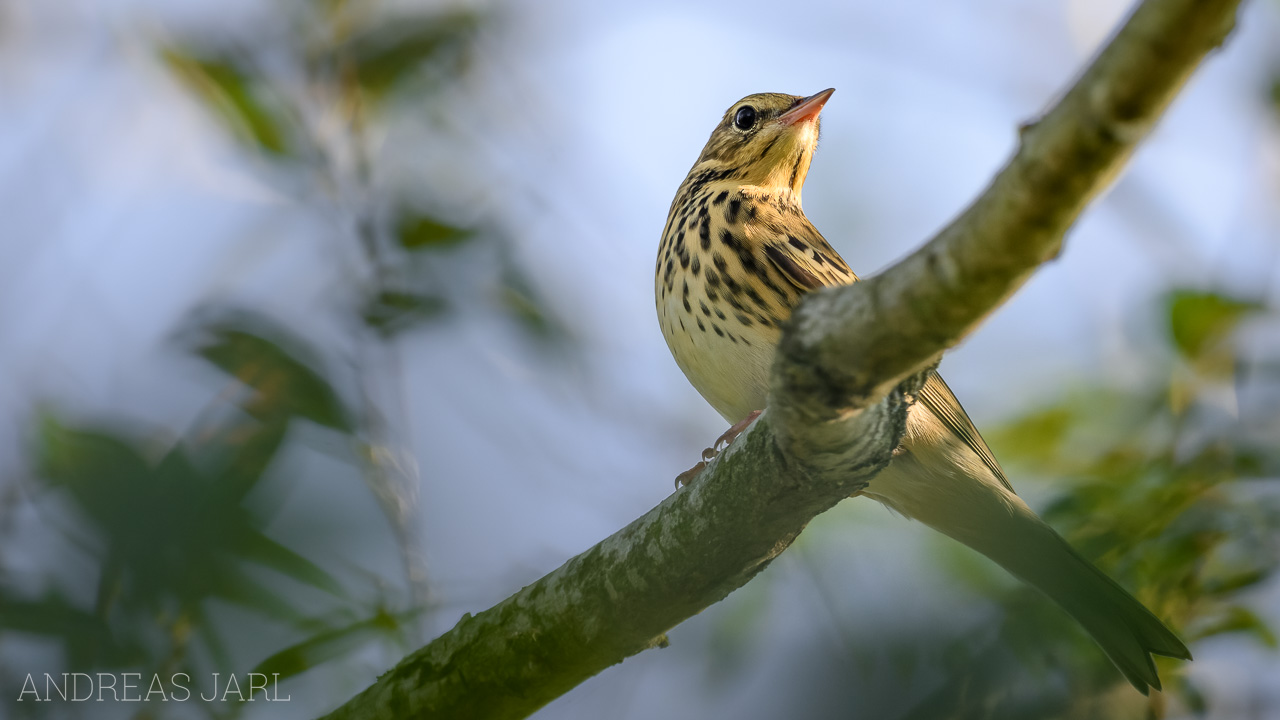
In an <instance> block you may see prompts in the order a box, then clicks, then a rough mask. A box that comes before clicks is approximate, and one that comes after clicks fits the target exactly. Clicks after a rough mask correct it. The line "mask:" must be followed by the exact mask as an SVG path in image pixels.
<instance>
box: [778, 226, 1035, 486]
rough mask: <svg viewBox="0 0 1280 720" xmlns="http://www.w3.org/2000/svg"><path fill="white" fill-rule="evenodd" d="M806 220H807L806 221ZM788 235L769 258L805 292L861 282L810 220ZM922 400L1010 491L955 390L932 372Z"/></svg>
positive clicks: (780, 236) (780, 238) (781, 236)
mask: <svg viewBox="0 0 1280 720" xmlns="http://www.w3.org/2000/svg"><path fill="white" fill-rule="evenodd" d="M802 219H803V218H802ZM784 227H786V228H787V231H788V232H785V233H784V232H782V231H781V230H779V231H777V232H776V233H774V234H773V235H774V236H773V237H770V238H769V239H768V240H766V242H764V243H763V245H764V254H765V257H767V258H768V259H769V262H770V263H771V264H772V265H773V267H774V268H775V269H776V270H777V271H778V272H779V273H780V274H781V275H782V276H783V277H784V278H786V279H787V281H788V282H790V283H791V284H792V285H794V286H795V287H796V289H798V290H800V291H801V292H809V291H811V290H816V289H818V288H820V287H823V286H826V285H847V284H849V283H851V282H854V281H856V280H857V279H858V276H857V275H854V274H853V271H852V270H850V269H849V266H848V265H847V264H845V261H844V259H843V258H841V257H840V255H839V254H838V253H836V251H835V250H834V249H832V247H831V245H830V244H828V243H827V241H826V239H824V238H823V237H822V235H821V233H819V232H818V230H817V228H815V227H813V225H812V224H810V223H809V221H808V220H807V219H804V220H803V222H794V221H793V222H789V223H786V224H785V225H784ZM918 397H919V401H920V402H921V403H923V404H924V406H925V407H926V408H928V409H929V412H931V413H933V415H934V416H936V417H937V418H938V420H940V421H941V422H942V424H943V425H945V426H946V428H947V429H948V430H949V431H951V434H952V435H954V436H955V437H956V438H958V439H959V440H960V441H961V442H963V443H964V444H965V445H966V446H967V447H968V448H969V449H970V450H972V451H973V453H974V454H975V455H977V456H978V457H979V458H980V459H981V460H982V464H984V465H986V466H987V468H989V469H990V470H991V473H992V474H993V475H995V476H996V478H997V479H998V480H999V481H1000V483H1001V484H1002V485H1004V487H1005V488H1006V489H1008V491H1009V492H1013V486H1012V485H1010V484H1009V479H1008V478H1006V477H1005V474H1004V470H1002V469H1000V463H998V462H996V458H995V455H993V454H992V453H991V448H989V447H987V443H986V441H985V440H983V439H982V435H980V434H979V433H978V429H977V428H976V427H974V426H973V421H972V420H970V419H969V415H968V413H966V412H965V411H964V408H963V407H961V406H960V401H959V400H957V399H956V396H955V394H954V393H952V392H951V388H949V387H947V383H946V382H945V381H944V380H943V379H942V376H941V375H939V374H938V373H937V372H936V371H930V373H929V377H928V378H926V379H925V383H924V387H922V388H921V389H920V393H919V396H918Z"/></svg>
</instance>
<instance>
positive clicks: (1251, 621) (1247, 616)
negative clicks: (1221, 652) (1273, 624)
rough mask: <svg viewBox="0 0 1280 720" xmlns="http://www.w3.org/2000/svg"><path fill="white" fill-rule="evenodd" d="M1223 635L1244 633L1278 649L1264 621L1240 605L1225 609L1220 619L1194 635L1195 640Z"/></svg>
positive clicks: (1272, 633)
mask: <svg viewBox="0 0 1280 720" xmlns="http://www.w3.org/2000/svg"><path fill="white" fill-rule="evenodd" d="M1223 633H1245V634H1247V635H1252V636H1253V637H1254V638H1255V639H1256V640H1258V641H1259V642H1261V643H1262V644H1263V645H1265V646H1267V647H1268V648H1271V649H1272V650H1275V649H1277V647H1280V643H1277V640H1276V635H1275V632H1274V631H1273V630H1272V629H1271V628H1270V627H1269V626H1268V625H1267V623H1266V621H1265V620H1263V619H1262V618H1260V617H1258V616H1257V614H1255V613H1254V612H1253V611H1252V610H1250V609H1248V608H1246V607H1242V606H1240V605H1233V606H1231V607H1229V608H1227V610H1226V612H1225V613H1223V615H1222V617H1220V618H1217V619H1216V620H1214V621H1213V622H1211V623H1209V624H1208V625H1207V626H1206V627H1203V628H1201V630H1200V631H1199V632H1197V633H1196V638H1197V639H1199V638H1207V637H1212V636H1214V635H1221V634H1223Z"/></svg>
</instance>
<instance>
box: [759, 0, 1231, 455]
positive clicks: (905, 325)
mask: <svg viewBox="0 0 1280 720" xmlns="http://www.w3.org/2000/svg"><path fill="white" fill-rule="evenodd" d="M1238 5H1239V0H1162V1H1153V0H1148V1H1147V2H1144V3H1143V4H1142V5H1141V6H1140V7H1139V8H1138V9H1137V11H1136V12H1135V13H1134V14H1133V16H1132V17H1131V18H1130V19H1129V21H1128V22H1127V23H1126V24H1125V25H1124V27H1123V28H1122V29H1121V30H1120V32H1119V33H1118V34H1117V35H1116V37H1115V38H1114V39H1113V40H1112V41H1111V42H1110V43H1109V44H1108V46H1107V47H1106V48H1105V49H1104V50H1103V51H1102V53H1101V54H1100V55H1099V56H1098V57H1097V59H1095V60H1094V62H1093V64H1092V65H1091V66H1090V67H1089V68H1088V70H1086V71H1085V73H1084V75H1083V76H1081V78H1080V79H1079V80H1078V81H1077V82H1076V84H1075V86H1074V87H1072V88H1071V90H1070V91H1069V92H1068V93H1067V94H1066V95H1065V96H1064V97H1063V98H1062V100H1061V101H1059V102H1058V104H1057V105H1056V106H1055V107H1054V108H1053V109H1052V110H1051V111H1049V113H1047V114H1046V115H1045V116H1044V117H1043V118H1041V119H1040V120H1039V121H1037V122H1034V123H1030V124H1028V125H1025V126H1023V128H1022V130H1021V133H1020V134H1021V141H1022V142H1021V147H1020V148H1019V150H1018V152H1017V154H1016V155H1015V156H1014V157H1013V159H1012V160H1010V161H1009V163H1008V164H1007V165H1006V166H1005V167H1004V168H1003V169H1002V170H1001V171H1000V173H999V174H998V175H996V177H995V179H994V180H992V182H991V185H990V186H989V187H988V188H987V189H986V191H985V192H983V193H982V195H980V196H979V197H978V198H977V200H975V201H974V203H973V204H972V205H970V206H969V208H968V209H966V210H965V211H964V213H962V214H961V215H960V216H959V217H957V218H956V219H955V220H954V221H953V222H952V223H951V224H950V225H949V226H947V227H946V228H945V229H944V230H943V231H942V232H941V233H939V234H938V235H937V236H936V237H934V238H933V239H932V240H930V241H929V242H928V243H927V244H926V245H924V246H923V247H921V248H920V249H919V250H917V251H916V252H915V253H913V254H912V255H910V256H909V257H907V258H905V259H904V260H902V261H901V262H899V263H898V264H897V265H895V266H893V267H892V268H889V269H888V270H886V271H885V272H884V273H882V274H880V275H877V276H875V277H873V278H870V279H869V280H867V281H865V282H861V283H855V284H854V285H850V286H847V287H841V288H836V289H832V290H828V291H826V292H823V293H819V294H817V295H815V296H813V297H811V298H809V301H808V302H806V303H804V304H803V305H802V306H801V307H800V308H799V309H798V310H797V312H796V313H795V319H794V320H793V321H792V330H793V332H791V333H789V334H788V335H786V336H785V337H784V338H783V342H782V344H781V346H780V347H779V352H778V355H777V358H776V361H775V365H774V377H773V389H774V394H773V397H772V398H771V401H770V408H771V412H773V414H774V424H775V427H776V429H777V431H778V433H779V436H780V437H779V441H780V442H781V444H782V446H783V447H784V448H786V449H787V450H788V452H790V453H791V454H794V455H796V456H799V457H812V456H814V454H815V453H816V454H818V457H819V458H824V459H823V460H822V462H823V464H825V465H828V466H830V465H836V466H838V465H840V464H842V463H843V462H846V461H847V459H848V458H849V457H850V455H849V452H848V451H847V449H845V447H844V446H846V445H847V441H846V440H845V438H847V437H848V432H849V428H848V427H846V426H847V424H848V423H850V422H852V419H853V418H855V417H856V416H857V415H858V413H859V411H861V410H862V409H863V408H866V407H868V406H871V405H872V404H874V403H876V402H877V401H879V399H880V398H882V397H884V395H885V393H886V392H887V391H888V389H889V388H891V387H893V386H894V385H896V384H897V383H898V382H900V381H901V380H902V379H903V378H904V377H906V376H908V375H910V374H911V373H913V372H916V371H918V370H920V369H921V368H924V367H926V366H928V365H930V364H931V363H934V362H936V361H937V360H938V358H939V356H940V355H941V353H942V351H943V350H945V349H947V348H949V347H951V346H953V345H955V344H956V343H957V342H959V341H960V340H961V339H962V338H963V337H964V336H965V335H966V334H968V333H969V332H970V331H971V330H972V329H973V328H974V327H976V326H977V324H978V323H979V322H980V321H981V320H982V319H983V318H984V317H985V316H986V315H987V314H988V313H990V312H991V311H992V310H993V309H994V308H995V307H997V306H998V305H1000V303H1002V302H1003V301H1004V300H1005V299H1006V298H1008V297H1009V295H1011V294H1012V293H1013V292H1014V291H1015V290H1017V289H1018V288H1019V287H1020V286H1021V285H1022V284H1023V283H1024V282H1025V281H1026V280H1027V278H1029V277H1030V275H1031V273H1032V272H1033V271H1034V270H1035V269H1036V267H1038V266H1039V265H1040V264H1041V263H1043V262H1045V261H1047V260H1049V259H1051V258H1053V257H1054V256H1056V255H1057V254H1058V252H1059V251H1060V250H1061V247H1062V239H1063V236H1064V234H1065V233H1066V231H1067V229H1068V228H1069V227H1070V226H1071V224H1072V223H1074V222H1075V220H1076V218H1077V217H1078V216H1079V214H1080V212H1081V211H1082V210H1083V209H1084V207H1085V205H1086V204H1088V202H1089V201H1090V200H1091V199H1092V198H1093V197H1094V196H1095V195H1097V194H1098V193H1099V192H1100V191H1101V190H1102V189H1103V188H1105V187H1106V186H1107V185H1108V184H1109V183H1110V182H1111V180H1112V179H1113V178H1114V177H1115V175H1116V174H1117V173H1118V172H1119V170H1120V168H1121V167H1122V166H1123V164H1124V162H1125V161H1126V160H1127V159H1128V157H1129V154H1130V153H1131V152H1132V151H1133V149H1134V147H1135V145H1136V144H1137V143H1138V141H1139V140H1141V139H1142V138H1143V137H1145V136H1146V134H1147V132H1148V131H1149V130H1150V129H1151V127H1152V126H1153V125H1154V124H1155V122H1156V120H1157V119H1158V118H1159V117H1160V115H1161V113H1162V112H1163V111H1164V109H1165V107H1166V106H1168V104H1169V103H1170V102H1171V101H1172V100H1173V98H1174V96H1175V95H1176V94H1177V92H1178V90H1179V89H1180V88H1181V87H1182V85H1183V83H1184V82H1185V81H1186V79H1187V77H1188V76H1189V75H1190V74H1191V72H1192V71H1193V70H1194V69H1195V67H1196V65H1197V64H1198V63H1199V61H1200V60H1201V59H1202V58H1203V57H1204V56H1205V54H1207V53H1208V52H1209V51H1210V50H1212V49H1213V48H1215V47H1217V46H1218V45H1220V44H1221V43H1222V42H1223V40H1224V39H1225V38H1226V36H1227V34H1228V33H1229V32H1230V31H1231V28H1232V27H1233V26H1234V24H1235V11H1236V8H1237V6H1238ZM851 358H854V359H856V361H855V362H851V361H850V359H851ZM815 425H817V426H819V428H825V429H824V430H823V432H821V433H818V434H815V432H814V426H815Z"/></svg>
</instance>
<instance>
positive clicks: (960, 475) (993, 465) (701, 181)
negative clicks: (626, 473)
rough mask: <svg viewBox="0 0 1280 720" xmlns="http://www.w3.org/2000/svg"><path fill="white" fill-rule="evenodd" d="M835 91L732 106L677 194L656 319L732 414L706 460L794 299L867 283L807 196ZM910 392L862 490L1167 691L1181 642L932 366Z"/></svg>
mask: <svg viewBox="0 0 1280 720" xmlns="http://www.w3.org/2000/svg"><path fill="white" fill-rule="evenodd" d="M833 92H835V90H834V89H832V88H829V89H827V90H823V91H822V92H819V93H817V94H814V95H810V96H807V97H802V96H797V95H788V94H783V93H761V94H755V95H749V96H747V97H745V98H743V99H741V100H739V101H738V102H736V103H734V104H733V105H732V106H731V107H730V108H729V109H728V110H727V111H726V112H725V113H724V116H723V117H722V118H721V119H720V122H719V124H717V125H716V127H715V129H714V130H713V131H712V133H711V137H710V138H709V139H708V140H707V143H706V146H705V147H704V148H703V149H702V153H701V154H700V155H699V156H698V159H697V162H695V163H694V165H693V167H692V168H691V169H690V170H689V173H688V175H687V176H686V177H685V179H684V181H683V182H682V183H681V184H680V187H679V190H678V191H677V193H676V196H675V199H674V200H673V201H672V203H671V208H670V210H669V212H668V215H667V222H666V225H665V227H664V228H663V231H662V238H661V242H660V244H659V247H658V259H657V266H656V268H655V273H654V289H655V299H656V302H657V311H658V321H659V324H660V325H661V328H662V334H663V336H664V337H665V338H666V341H667V346H668V347H669V349H670V350H671V354H672V356H673V357H674V358H675V361H676V364H677V365H679V367H680V369H681V370H682V371H683V372H684V374H685V377H686V378H688V380H689V382H690V383H691V384H692V385H693V387H694V388H695V389H697V391H698V392H699V393H700V394H701V395H702V397H703V398H704V399H706V401H707V402H708V403H709V404H710V405H711V406H712V407H713V408H715V410H716V411H717V412H719V413H720V415H721V416H722V417H723V418H724V419H725V420H726V421H728V422H729V423H731V427H730V429H729V431H728V432H726V433H725V435H723V436H721V438H720V439H719V440H717V442H716V443H715V444H714V445H713V447H712V448H709V449H708V450H707V451H706V452H704V459H710V458H711V457H714V455H715V453H716V448H719V447H720V446H721V445H724V444H727V443H729V442H731V441H732V440H733V438H734V436H735V435H736V434H738V433H739V432H741V431H742V430H743V429H744V428H745V427H746V426H747V425H748V424H749V423H750V422H751V421H752V420H754V419H755V417H756V416H758V415H759V414H760V413H761V412H762V411H763V410H764V409H765V404H766V399H767V396H768V392H769V375H770V368H771V365H772V363H773V357H774V352H775V349H776V346H777V343H778V340H779V337H780V336H781V333H782V329H783V326H784V325H785V323H786V322H787V319H788V318H789V317H790V315H791V311H792V310H793V309H794V308H795V307H796V305H797V303H798V302H799V301H800V299H801V298H802V297H803V296H804V295H805V294H806V293H810V292H813V291H816V290H819V289H821V288H824V287H828V286H838V285H845V284H849V283H853V282H856V281H857V280H858V277H857V276H856V275H855V274H854V273H853V271H852V270H850V269H849V266H848V265H847V264H846V263H845V261H844V260H843V259H842V258H841V257H840V255H839V254H838V253H837V252H836V251H835V249H834V248H832V246H831V245H830V243H828V242H827V240H826V239H825V238H823V236H822V234H821V233H820V232H818V230H817V229H816V228H815V227H814V226H813V224H812V223H811V222H810V221H809V219H808V218H807V217H806V216H805V213H804V210H803V209H802V208H801V203H800V196H801V190H802V188H803V187H804V182H805V178H806V176H807V175H808V172H809V165H810V162H811V161H812V160H813V155H814V151H815V149H816V148H817V144H818V134H819V129H820V123H821V119H820V114H821V112H822V109H823V107H824V106H825V105H826V103H827V100H828V99H829V98H830V97H831V94H832V93H833ZM911 400H912V403H911V405H910V407H909V409H908V413H907V423H906V431H905V434H904V436H903V439H902V443H901V446H900V447H899V448H898V449H897V451H896V452H895V455H894V458H893V460H892V461H891V462H890V463H889V464H888V466H886V467H885V468H884V470H882V471H881V472H880V473H878V474H877V475H876V476H875V477H873V478H872V479H871V480H870V482H869V484H868V485H867V486H866V488H864V489H863V490H862V491H861V492H860V494H861V495H864V496H866V497H870V498H872V499H874V500H878V501H879V502H881V503H882V504H884V505H885V506H887V507H889V508H890V509H891V510H893V511H895V512H896V513H898V514H900V515H904V516H906V517H908V518H912V519H915V520H917V521H919V522H922V523H924V524H925V525H927V526H929V527H931V528H933V529H934V530H936V531H938V532H941V533H942V534H944V535H947V536H949V537H951V538H954V539H955V540H958V541H959V542H961V543H963V544H965V545H967V546H969V547H970V548H973V549H974V550H976V551H978V552H979V553H981V554H983V555H985V556H986V557H988V558H990V559H991V560H993V561H995V562H996V563H997V564H998V565H1000V566H1001V567H1003V568H1004V569H1005V570H1007V571H1008V572H1010V573H1011V574H1013V575H1014V576H1016V577H1018V578H1020V579H1021V580H1023V581H1024V582H1026V583H1028V584H1030V585H1032V586H1033V587H1035V588H1037V589H1038V590H1040V591H1041V592H1042V593H1044V594H1045V595H1047V596H1048V597H1049V598H1050V599H1051V600H1053V601H1054V602H1055V603H1057V604H1058V605H1059V606H1061V607H1062V608H1063V609H1064V610H1065V611H1066V612H1067V613H1068V614H1070V615H1071V616H1072V617H1073V618H1075V620H1076V621H1078V622H1079V623H1080V624H1081V625H1082V626H1083V627H1084V629H1085V630H1086V631H1087V632H1088V633H1089V634H1090V635H1091V636H1092V637H1093V639H1094V640H1095V641H1096V642H1097V644H1098V645H1099V646H1100V647H1101V649H1102V651H1103V652H1104V653H1105V654H1106V655H1107V657H1109V658H1110V659H1111V661H1112V662H1113V663H1114V664H1115V666H1116V667H1117V668H1118V669H1119V671H1120V673H1121V674H1123V676H1124V677H1125V678H1126V679H1127V680H1128V681H1129V682H1130V683H1131V684H1132V685H1133V686H1134V687H1135V688H1136V689H1137V690H1138V691H1139V692H1141V693H1142V694H1144V695H1146V694H1147V693H1148V692H1149V689H1150V688H1155V689H1156V690H1160V687H1161V686H1160V678H1159V675H1158V674H1157V672H1156V667H1155V663H1154V661H1153V660H1152V657H1151V656H1152V654H1156V655H1164V656H1168V657H1173V658H1179V659H1184V660H1190V659H1191V653H1190V651H1188V649H1187V647H1186V645H1184V644H1183V642H1182V641H1181V640H1179V639H1178V637H1177V635H1175V634H1174V633H1173V632H1172V631H1171V630H1169V628H1167V627H1166V626H1165V625H1164V623H1163V622H1161V621H1160V620H1159V619H1158V618H1157V617H1156V616H1155V615H1154V614H1152V613H1151V612H1150V611H1149V610H1147V608H1146V607H1144V606H1143V605H1142V604H1141V603H1140V602H1139V601H1138V600H1137V599H1135V598H1134V597H1133V596H1132V595H1130V594H1129V593H1128V592H1127V591H1126V590H1125V589H1124V588H1123V587H1121V586H1120V585H1119V584H1118V583H1116V582H1115V581H1114V580H1112V579H1111V578H1109V577H1108V576H1107V575H1105V574H1104V573H1103V572H1102V571H1101V570H1099V569H1098V568H1096V567H1095V566H1094V565H1093V564H1092V563H1090V562H1089V561H1088V560H1086V559H1085V558H1084V557H1082V556H1081V555H1080V554H1079V553H1077V552H1076V551H1075V550H1074V549H1073V548H1072V547H1071V545H1070V544H1068V543H1067V541H1066V540H1065V539H1063V538H1062V537H1061V536H1060V535H1059V534H1058V533H1057V532H1056V531H1054V530H1053V529H1052V528H1051V527H1050V526H1049V525H1048V524H1046V523H1045V522H1044V521H1043V520H1041V519H1040V518H1039V517H1038V516H1037V515H1036V514H1035V512H1034V511H1032V510H1031V508H1030V507H1028V506H1027V504H1026V503H1025V502H1023V501H1022V499H1021V498H1019V497H1018V495H1017V493H1015V492H1014V489H1013V486H1012V485H1011V484H1010V483H1009V480H1008V478H1007V477H1006V476H1005V473H1004V471H1003V470H1002V469H1001V467H1000V464H999V463H998V462H997V461H996V459H995V456H994V455H993V454H992V452H991V449H990V448H989V447H988V446H987V443H986V442H985V441H984V440H983V439H982V436H981V435H980V434H979V433H978V430H977V428H975V427H974V424H973V422H972V421H971V420H970V419H969V416H968V415H967V414H966V413H965V411H964V408H962V407H961V406H960V403H959V401H958V400H956V397H955V395H954V394H953V393H952V392H951V389H950V388H949V387H948V386H947V384H946V382H944V381H943V379H942V376H941V375H939V374H938V373H937V371H936V370H932V371H929V372H928V374H927V377H926V379H925V382H924V384H923V387H922V388H921V389H920V390H919V391H918V392H917V393H916V394H915V397H914V398H911ZM705 464H706V463H705V462H704V463H699V464H698V465H695V466H694V468H693V469H691V470H690V471H688V472H686V473H682V474H681V477H680V478H678V479H677V486H679V485H681V484H683V483H687V482H690V481H691V480H693V479H694V478H696V475H697V473H698V472H699V471H700V469H701V468H702V467H703V466H704V465H705Z"/></svg>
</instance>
